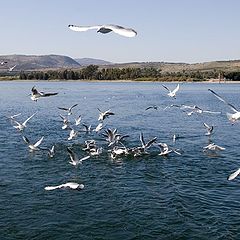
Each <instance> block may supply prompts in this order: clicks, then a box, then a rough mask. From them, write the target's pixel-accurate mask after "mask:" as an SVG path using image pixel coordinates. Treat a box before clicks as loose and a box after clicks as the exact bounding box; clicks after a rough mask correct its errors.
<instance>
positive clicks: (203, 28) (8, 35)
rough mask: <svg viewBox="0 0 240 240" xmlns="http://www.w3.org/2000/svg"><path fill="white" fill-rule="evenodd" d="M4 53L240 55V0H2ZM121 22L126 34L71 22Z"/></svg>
mask: <svg viewBox="0 0 240 240" xmlns="http://www.w3.org/2000/svg"><path fill="white" fill-rule="evenodd" d="M0 6H1V8H0V10H1V14H0V29H1V40H0V43H1V46H0V55H7V54H34V55H45V54H60V55H67V56H70V57H73V58H82V57H91V58H99V59H103V60H107V61H112V62H131V61H169V62H188V63H195V62H206V61H213V60H233V59H240V28H239V24H240V13H239V12H240V1H239V0H121V1H120V0H0ZM108 23H112V24H118V25H122V26H125V27H131V28H134V29H135V30H136V31H137V32H138V35H137V37H135V38H125V37H122V36H119V35H117V34H114V33H109V34H105V35H103V34H100V33H96V32H95V30H91V31H88V32H74V31H71V30H69V29H68V27H67V26H68V24H75V25H96V24H108Z"/></svg>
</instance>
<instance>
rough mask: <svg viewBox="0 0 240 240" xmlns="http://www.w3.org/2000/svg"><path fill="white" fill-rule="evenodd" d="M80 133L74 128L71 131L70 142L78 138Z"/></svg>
mask: <svg viewBox="0 0 240 240" xmlns="http://www.w3.org/2000/svg"><path fill="white" fill-rule="evenodd" d="M77 135H78V132H77V131H75V130H74V129H73V128H72V129H71V131H70V134H69V137H68V141H70V140H72V139H73V138H75V137H77Z"/></svg>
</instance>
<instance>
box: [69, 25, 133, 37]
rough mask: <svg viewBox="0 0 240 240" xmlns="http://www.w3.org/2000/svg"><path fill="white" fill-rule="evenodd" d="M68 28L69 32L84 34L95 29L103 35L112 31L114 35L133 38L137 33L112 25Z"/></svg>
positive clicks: (70, 26) (71, 26)
mask: <svg viewBox="0 0 240 240" xmlns="http://www.w3.org/2000/svg"><path fill="white" fill-rule="evenodd" d="M68 27H69V28H70V29H71V30H73V31H77V32H85V31H88V30H91V29H97V32H100V33H103V34H105V33H109V32H111V31H113V32H114V33H117V34H119V35H121V36H124V37H135V36H136V35H137V32H136V31H135V30H133V29H132V28H125V27H122V26H119V25H114V24H106V25H96V26H76V25H68Z"/></svg>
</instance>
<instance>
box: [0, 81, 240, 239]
mask: <svg viewBox="0 0 240 240" xmlns="http://www.w3.org/2000/svg"><path fill="white" fill-rule="evenodd" d="M164 84H165V85H166V86H168V87H169V88H170V89H174V88H175V87H176V83H164ZM34 85H35V86H36V88H37V89H39V90H41V91H44V92H58V95H56V96H51V97H48V98H41V99H39V100H38V101H37V102H34V101H32V100H31V99H30V96H28V95H29V94H30V93H31V88H32V87H33V86H34ZM208 88H211V89H213V90H214V91H215V92H217V93H218V94H220V95H221V96H222V97H224V99H227V100H228V101H229V102H230V103H232V104H233V105H234V106H236V108H239V109H240V94H239V93H240V84H216V83H215V84H210V83H184V84H180V90H179V92H177V98H176V99H172V98H170V97H168V96H167V91H166V89H164V88H163V87H162V85H161V83H157V82H154V83H152V82H126V83H125V82H115V83H114V82H102V83H101V82H19V81H18V82H0V103H1V106H0V110H1V111H0V116H1V117H0V127H1V128H0V129H1V130H0V131H1V134H0V149H1V151H0V159H1V161H0V191H1V197H0V215H1V219H0V239H2V240H5V239H25V240H26V239H31V240H32V239H57V240H60V239H64V240H66V239H240V205H239V199H240V177H239V178H236V179H234V180H233V181H228V180H227V178H228V176H229V175H230V174H231V173H232V172H234V171H235V170H237V169H238V168H239V167H240V158H239V146H240V125H239V123H236V124H233V125H232V124H231V123H230V122H229V121H228V119H227V117H226V112H232V110H231V109H230V108H229V107H228V106H227V105H226V104H224V103H223V102H220V101H219V100H218V99H217V98H216V97H215V96H214V95H213V94H212V93H211V92H209V91H208ZM74 104H78V105H77V106H76V107H74V108H73V110H72V111H73V114H72V115H71V116H69V119H70V121H71V122H72V126H73V127H74V129H76V130H79V135H78V136H77V137H76V138H74V139H73V140H71V141H68V140H67V138H68V136H69V132H70V130H62V129H61V127H62V120H61V118H60V116H59V115H60V114H61V115H64V116H65V115H66V114H65V113H64V111H62V110H60V109H58V107H70V106H72V105H74ZM171 104H176V105H181V104H185V105H197V106H198V107H201V108H202V109H205V110H211V111H216V112H221V114H209V113H202V114H200V113H194V114H192V115H191V116H189V115H187V114H186V113H187V112H185V111H183V110H181V109H179V108H177V107H170V108H166V107H167V106H170V105H171ZM151 105H157V107H158V108H157V110H155V109H149V110H145V109H146V108H147V107H148V106H151ZM98 108H99V109H101V110H102V111H106V110H108V109H111V111H112V112H114V113H115V115H113V116H110V117H109V118H107V119H105V120H104V127H103V129H102V130H101V132H100V133H96V132H92V133H89V134H86V133H84V132H81V130H82V125H80V126H74V119H75V118H76V117H78V116H79V115H81V117H82V122H81V123H85V124H87V125H92V127H93V128H94V127H96V126H97V125H98V123H99V121H98V115H99V111H98ZM185 110H186V111H187V110H188V109H185ZM35 112H37V114H36V115H35V116H34V117H33V118H32V119H31V120H29V122H28V123H27V127H26V129H25V130H24V132H23V133H22V134H21V133H20V132H18V131H17V130H16V129H15V128H13V126H12V125H13V124H12V123H11V121H10V120H9V119H7V118H6V116H10V115H14V114H17V113H21V115H20V116H17V117H16V120H17V121H19V122H23V121H25V120H26V119H27V118H28V117H29V116H31V115H32V114H33V113H35ZM204 122H205V123H207V124H208V125H213V126H214V133H213V135H212V136H211V138H210V139H209V137H208V136H206V135H205V133H206V129H205V127H204V126H203V123H204ZM107 128H110V129H115V128H117V129H118V132H119V133H120V134H127V135H129V137H127V138H125V140H124V145H125V146H127V147H136V146H141V142H140V139H139V136H140V133H142V134H143V136H144V139H145V141H146V142H147V141H148V140H150V139H152V138H154V137H157V141H156V142H157V143H160V142H161V143H167V144H168V145H169V146H171V147H172V148H176V149H179V151H180V152H181V155H178V154H175V153H171V154H169V155H168V156H159V155H158V154H159V152H160V151H159V149H158V148H157V147H156V146H151V147H150V148H149V149H148V150H147V151H148V153H149V154H144V155H141V156H137V157H134V156H119V157H117V158H115V159H112V158H111V157H110V154H109V150H110V149H111V147H108V143H107V142H106V141H105V138H104V137H103V136H102V135H101V133H103V132H104V131H105V130H106V129H107ZM174 134H175V135H177V136H179V138H178V139H176V142H173V141H172V138H173V135H174ZM22 135H24V136H26V137H27V138H28V139H29V140H30V141H31V142H33V143H35V142H36V141H38V140H39V139H40V138H41V137H42V136H44V139H43V142H42V144H41V147H45V148H50V147H51V146H52V145H55V149H56V154H55V156H54V157H53V158H49V157H48V155H47V152H46V151H36V152H30V151H29V150H28V146H27V144H26V143H25V142H24V141H23V139H22ZM90 139H94V140H95V141H96V144H97V145H98V146H99V147H102V149H103V152H102V154H100V155H99V156H91V157H90V158H89V159H88V160H86V161H84V162H83V164H79V165H78V166H77V167H74V166H72V165H71V164H69V161H70V158H69V154H68V152H67V147H72V148H73V149H74V151H75V152H76V153H77V154H78V155H79V157H84V156H86V155H87V153H86V152H84V151H83V150H82V149H83V148H84V142H85V141H86V140H90ZM210 141H212V142H214V143H216V144H218V145H220V146H222V147H224V148H225V150H224V151H216V152H209V151H207V152H204V151H203V147H205V146H207V145H208V144H209V142H210ZM66 182H77V183H81V184H84V186H85V187H84V189H82V190H79V191H76V190H71V189H57V190H54V191H46V190H45V189H44V188H45V187H46V186H56V185H59V184H62V183H66Z"/></svg>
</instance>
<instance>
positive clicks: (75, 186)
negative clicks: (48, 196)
mask: <svg viewBox="0 0 240 240" xmlns="http://www.w3.org/2000/svg"><path fill="white" fill-rule="evenodd" d="M60 188H70V189H74V190H81V189H83V188H84V185H83V184H79V183H75V182H67V183H64V184H61V185H58V186H47V187H45V188H44V189H45V190H47V191H51V190H55V189H60Z"/></svg>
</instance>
